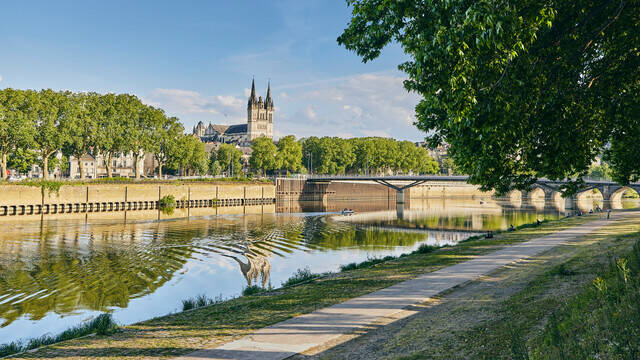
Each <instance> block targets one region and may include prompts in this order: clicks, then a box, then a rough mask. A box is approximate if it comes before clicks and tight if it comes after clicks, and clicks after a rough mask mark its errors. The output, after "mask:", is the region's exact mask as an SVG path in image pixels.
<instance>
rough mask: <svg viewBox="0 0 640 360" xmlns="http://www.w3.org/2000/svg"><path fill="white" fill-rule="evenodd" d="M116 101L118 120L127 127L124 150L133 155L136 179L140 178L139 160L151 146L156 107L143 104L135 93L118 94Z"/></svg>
mask: <svg viewBox="0 0 640 360" xmlns="http://www.w3.org/2000/svg"><path fill="white" fill-rule="evenodd" d="M116 101H117V104H118V107H117V109H118V110H117V116H118V121H119V122H120V124H121V126H122V127H123V128H124V129H125V131H124V132H123V134H122V137H123V139H122V151H123V152H124V153H129V154H131V156H132V157H133V170H134V173H135V176H136V179H140V166H139V162H140V158H141V157H144V154H145V153H146V152H147V151H149V149H150V148H151V141H152V139H151V129H152V126H151V123H152V121H153V117H154V116H155V114H154V110H155V109H154V108H153V107H151V106H145V105H143V104H142V102H141V101H140V99H138V98H137V97H136V96H134V95H129V94H121V95H117V96H116Z"/></svg>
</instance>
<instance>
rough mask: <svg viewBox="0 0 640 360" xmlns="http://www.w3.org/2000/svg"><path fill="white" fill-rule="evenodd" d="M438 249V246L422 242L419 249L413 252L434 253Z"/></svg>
mask: <svg viewBox="0 0 640 360" xmlns="http://www.w3.org/2000/svg"><path fill="white" fill-rule="evenodd" d="M437 249H438V247H437V246H432V245H427V244H421V245H420V246H419V247H418V249H416V250H415V251H414V252H413V253H414V254H428V253H432V252H434V251H436V250H437Z"/></svg>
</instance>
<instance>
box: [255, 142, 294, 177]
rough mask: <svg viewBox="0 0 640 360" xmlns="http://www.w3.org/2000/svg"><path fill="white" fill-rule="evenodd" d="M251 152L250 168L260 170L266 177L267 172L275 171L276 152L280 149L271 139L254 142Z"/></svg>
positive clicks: (276, 163)
mask: <svg viewBox="0 0 640 360" xmlns="http://www.w3.org/2000/svg"><path fill="white" fill-rule="evenodd" d="M294 141H295V140H294ZM251 150H252V153H251V157H250V158H249V166H251V168H252V169H254V170H258V171H260V173H261V174H262V175H264V174H265V173H266V172H267V171H270V170H274V169H275V168H276V167H277V165H278V162H277V160H276V152H277V151H278V148H277V147H276V145H275V144H274V143H273V141H272V140H271V139H270V138H268V137H264V136H261V137H259V138H257V139H255V140H253V142H252V143H251ZM278 155H279V154H278Z"/></svg>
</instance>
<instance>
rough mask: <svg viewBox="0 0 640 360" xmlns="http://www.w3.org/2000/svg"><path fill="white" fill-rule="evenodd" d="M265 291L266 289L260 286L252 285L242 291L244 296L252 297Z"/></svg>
mask: <svg viewBox="0 0 640 360" xmlns="http://www.w3.org/2000/svg"><path fill="white" fill-rule="evenodd" d="M264 291H265V289H264V288H263V287H260V286H258V285H250V286H247V287H246V288H244V289H243V290H242V296H251V295H255V294H260V293H262V292H264Z"/></svg>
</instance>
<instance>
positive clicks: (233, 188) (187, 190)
mask: <svg viewBox="0 0 640 360" xmlns="http://www.w3.org/2000/svg"><path fill="white" fill-rule="evenodd" d="M167 195H172V196H173V197H174V198H175V200H176V209H177V210H186V212H187V214H186V215H195V214H190V212H191V211H196V212H197V210H196V209H205V208H210V209H217V208H228V207H243V208H244V207H252V208H253V207H257V206H258V207H264V206H267V208H268V209H269V210H270V212H273V211H274V210H275V209H274V206H273V204H274V203H275V196H276V195H275V186H274V185H273V184H253V183H251V184H243V183H239V184H234V183H231V184H215V183H175V184H86V185H76V184H69V185H63V186H61V187H60V188H59V189H57V190H56V189H47V188H45V187H40V186H28V185H0V218H16V217H24V216H30V215H31V216H34V215H37V216H44V215H46V216H47V217H50V216H53V215H62V214H88V213H113V212H144V211H145V210H146V211H149V210H155V211H153V212H154V213H155V212H158V211H157V210H158V201H159V200H160V199H161V198H162V197H164V196H167ZM216 213H217V212H216Z"/></svg>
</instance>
